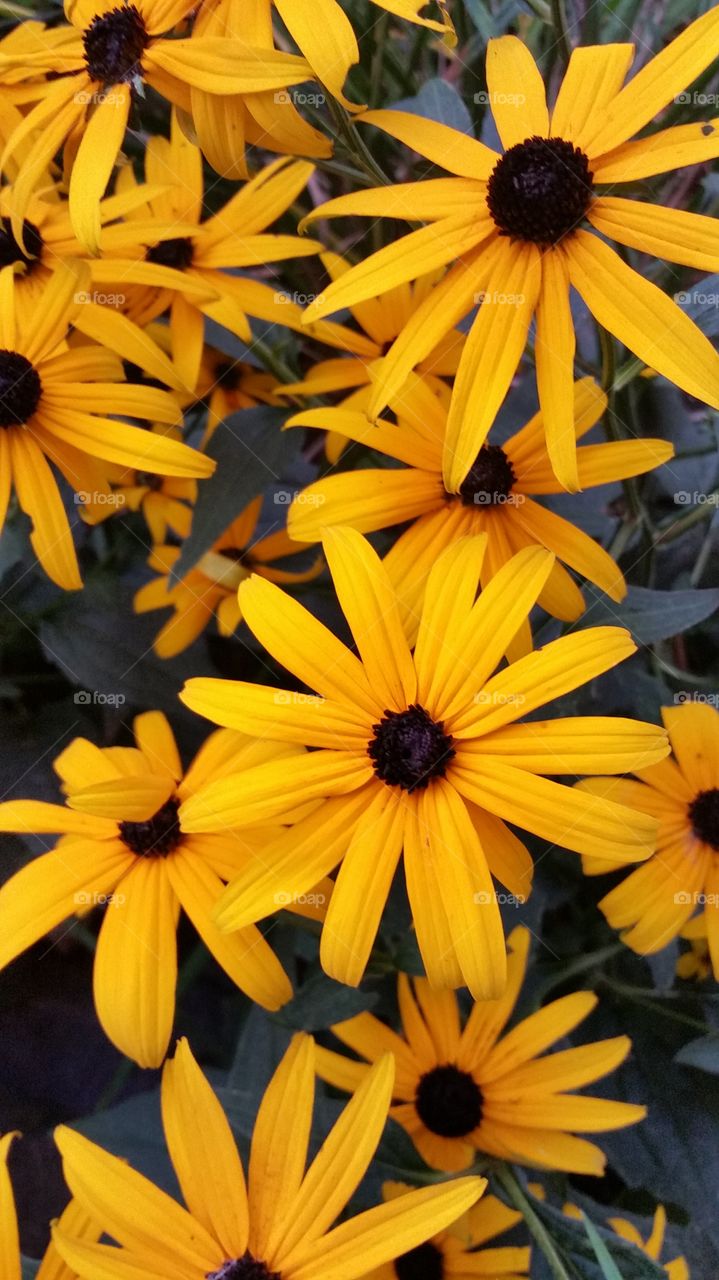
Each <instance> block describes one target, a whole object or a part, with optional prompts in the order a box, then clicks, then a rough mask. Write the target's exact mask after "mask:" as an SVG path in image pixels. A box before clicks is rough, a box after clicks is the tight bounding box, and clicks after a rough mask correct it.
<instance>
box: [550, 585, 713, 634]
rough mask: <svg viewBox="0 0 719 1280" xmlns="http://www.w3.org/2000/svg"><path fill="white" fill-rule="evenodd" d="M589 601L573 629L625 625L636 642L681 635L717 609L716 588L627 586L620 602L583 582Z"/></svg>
mask: <svg viewBox="0 0 719 1280" xmlns="http://www.w3.org/2000/svg"><path fill="white" fill-rule="evenodd" d="M585 590H586V596H587V600H588V601H589V603H588V606H587V609H586V612H585V613H584V614H583V615H582V617H581V618H580V619H579V621H578V622H577V623H576V624H575V628H574V629H575V630H577V629H579V628H581V629H584V628H585V627H598V626H605V625H607V624H609V625H611V626H617V627H626V628H627V629H628V630H629V631H631V633H632V635H633V637H634V639H635V640H637V641H638V642H639V644H656V643H657V641H659V640H669V639H670V638H671V637H672V636H678V635H681V633H682V632H683V631H688V630H689V628H690V627H695V626H696V625H697V623H699V622H704V620H705V619H706V618H709V617H711V615H712V614H713V613H714V612H715V611H716V610H717V609H719V589H718V588H711V589H706V590H697V591H691V590H689V591H652V590H650V589H649V588H647V587H630V588H629V591H628V592H627V595H626V598H625V599H624V600H622V601H621V603H620V604H616V603H615V602H614V601H613V600H610V599H609V597H608V596H605V595H602V594H600V593H599V592H598V591H597V590H596V588H594V587H592V586H591V585H589V584H587V587H586V589H585Z"/></svg>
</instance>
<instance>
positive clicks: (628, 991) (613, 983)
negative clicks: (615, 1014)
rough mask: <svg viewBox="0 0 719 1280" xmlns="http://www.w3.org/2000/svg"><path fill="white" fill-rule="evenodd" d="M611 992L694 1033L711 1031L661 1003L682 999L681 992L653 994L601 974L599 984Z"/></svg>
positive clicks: (684, 1014)
mask: <svg viewBox="0 0 719 1280" xmlns="http://www.w3.org/2000/svg"><path fill="white" fill-rule="evenodd" d="M598 985H601V986H604V987H607V988H608V989H609V990H610V991H613V992H614V994H615V995H618V996H623V997H624V998H625V1000H630V1001H631V1002H632V1003H633V1004H638V1005H641V1006H642V1007H643V1008H645V1009H652V1010H653V1011H654V1012H655V1013H659V1014H662V1016H663V1017H665V1018H671V1019H672V1021H673V1022H681V1023H683V1024H684V1026H686V1027H693V1028H694V1030H696V1031H703V1032H704V1033H705V1034H706V1033H707V1032H709V1031H711V1030H712V1028H711V1027H710V1026H709V1024H708V1023H707V1022H702V1021H701V1020H700V1019H699V1018H692V1017H690V1016H689V1014H686V1013H676V1012H675V1011H674V1010H673V1009H667V1008H666V1007H665V1004H663V1003H662V1001H666V1000H667V999H670V998H671V999H683V998H684V993H683V992H681V991H672V992H666V993H663V992H654V991H649V990H645V988H644V987H632V986H630V985H629V984H628V983H626V982H617V980H616V979H615V978H609V977H607V975H606V974H602V976H601V977H600V979H599V984H598Z"/></svg>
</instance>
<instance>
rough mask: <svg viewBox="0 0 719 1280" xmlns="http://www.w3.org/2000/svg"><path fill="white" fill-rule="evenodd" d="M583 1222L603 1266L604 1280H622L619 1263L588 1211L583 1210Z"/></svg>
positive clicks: (598, 1259) (598, 1260)
mask: <svg viewBox="0 0 719 1280" xmlns="http://www.w3.org/2000/svg"><path fill="white" fill-rule="evenodd" d="M582 1222H583V1223H584V1229H585V1231H586V1233H587V1235H588V1236H589V1239H590V1242H591V1245H592V1248H593V1250H594V1252H595V1254H596V1256H597V1262H598V1263H599V1265H600V1267H601V1268H602V1275H603V1276H604V1280H622V1274H621V1272H620V1271H619V1270H618V1269H617V1265H616V1263H615V1262H614V1260H613V1259H612V1258H611V1256H610V1254H609V1250H608V1249H607V1246H606V1245H605V1243H604V1241H603V1240H602V1237H601V1236H600V1234H599V1232H598V1231H597V1228H596V1227H595V1225H594V1223H593V1222H590V1220H589V1218H588V1217H587V1215H586V1213H584V1212H582Z"/></svg>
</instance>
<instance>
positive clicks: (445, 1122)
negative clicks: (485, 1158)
mask: <svg viewBox="0 0 719 1280" xmlns="http://www.w3.org/2000/svg"><path fill="white" fill-rule="evenodd" d="M414 1105H415V1106H416V1108H417V1115H418V1116H419V1118H420V1120H421V1121H422V1123H423V1124H424V1125H426V1126H427V1128H428V1129H429V1130H430V1131H431V1132H432V1133H437V1134H439V1135H440V1137H442V1138H465V1137H466V1136H467V1134H468V1133H471V1132H472V1130H473V1129H476V1128H477V1125H478V1124H479V1122H480V1120H481V1119H482V1090H481V1089H480V1087H479V1085H478V1084H477V1082H476V1080H474V1078H473V1077H472V1076H470V1075H469V1074H468V1073H467V1072H466V1071H460V1069H459V1067H454V1066H446V1067H434V1068H433V1070H432V1071H428V1072H427V1073H426V1075H423V1076H422V1078H421V1080H420V1082H419V1084H418V1085H417V1092H416V1094H415V1100H414Z"/></svg>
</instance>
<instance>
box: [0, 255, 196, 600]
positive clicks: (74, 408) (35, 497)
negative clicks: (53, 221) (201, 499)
mask: <svg viewBox="0 0 719 1280" xmlns="http://www.w3.org/2000/svg"><path fill="white" fill-rule="evenodd" d="M85 284H86V279H85V277H84V275H83V273H82V270H81V266H80V264H75V265H74V267H73V265H61V266H60V267H58V268H57V270H56V271H55V273H54V274H53V276H52V277H51V278H50V280H49V282H48V284H47V286H46V288H45V289H44V290H43V292H42V294H41V295H40V297H39V299H38V305H37V308H36V310H35V311H34V312H33V313H32V314H31V316H28V315H25V316H23V314H22V312H21V310H20V309H19V308H18V309H16V305H15V304H16V297H15V286H14V276H13V270H12V267H6V268H5V269H4V270H3V271H2V272H0V528H2V525H3V523H4V521H5V515H6V512H7V506H8V501H9V498H10V492H11V487H12V486H13V485H14V487H15V491H16V493H17V497H18V502H19V504H20V506H21V507H22V509H23V511H25V512H26V513H27V515H29V516H30V518H31V520H32V522H33V531H32V533H31V535H30V540H31V542H32V547H33V550H34V552H35V555H36V556H37V558H38V560H39V561H40V563H41V564H42V566H43V568H44V570H45V572H46V573H47V574H48V576H49V577H50V578H52V580H53V582H57V583H58V585H59V586H61V587H65V588H66V589H67V590H77V589H78V588H79V587H81V586H82V581H81V578H80V571H79V568H78V564H77V557H76V554H75V548H74V545H73V541H72V533H71V531H70V524H69V522H68V518H67V515H66V513H65V508H64V506H63V503H62V499H61V497H60V494H59V492H58V488H57V483H56V480H55V477H54V475H53V473H52V471H51V469H50V466H49V462H52V463H53V464H54V465H55V466H56V467H57V468H58V470H59V471H60V472H61V474H62V475H63V476H64V478H65V479H66V480H67V482H68V484H69V485H70V486H71V488H72V489H73V490H74V491H75V494H76V498H77V499H78V501H81V500H83V499H84V497H85V495H91V496H92V495H95V498H97V495H103V496H107V495H109V494H110V486H109V484H108V481H107V478H106V474H105V468H104V466H103V465H102V464H103V463H105V462H110V463H120V464H121V465H124V466H129V467H141V468H142V469H143V470H145V471H152V472H158V473H161V474H164V475H173V476H180V477H194V476H208V475H210V474H211V473H212V471H213V470H214V463H213V462H212V460H211V459H210V458H206V457H204V456H203V455H202V454H201V453H198V452H197V451H196V450H194V449H190V448H188V447H187V445H185V444H182V443H180V442H179V441H177V440H172V439H168V438H167V437H166V436H164V435H161V434H157V433H153V432H148V431H143V430H141V428H139V427H135V426H128V425H127V424H126V423H124V422H118V421H116V420H114V419H112V418H108V417H107V416H106V415H107V412H108V409H110V410H111V412H113V413H116V414H122V415H123V416H127V417H134V418H141V419H142V418H152V419H153V420H154V421H156V422H159V423H165V424H170V425H171V424H174V423H176V422H177V421H178V420H179V419H180V418H181V416H182V415H181V410H180V408H179V404H178V401H177V400H176V399H175V397H174V396H171V395H169V394H168V393H167V392H166V391H162V390H159V389H158V388H156V387H137V386H130V385H129V384H126V383H124V382H123V381H122V378H123V370H122V365H121V363H120V359H119V356H117V355H115V354H114V352H112V351H109V350H107V349H105V348H103V347H99V346H96V345H92V346H77V347H75V348H74V349H69V348H68V345H67V342H66V338H67V337H68V333H69V328H70V325H72V324H75V325H77V326H78V327H80V326H84V328H85V333H88V332H89V331H91V330H94V331H95V332H97V331H98V329H97V324H96V315H95V313H97V312H101V310H102V309H101V308H99V307H92V306H85V305H84V304H83V300H84V297H85V294H84V292H83V288H84V285H85ZM16 311H17V313H16ZM119 318H120V319H122V317H119ZM125 325H126V326H127V328H126V329H123V331H122V332H123V333H124V334H125V337H127V334H128V330H129V334H130V339H131V341H130V347H132V345H133V342H132V339H133V337H134V338H135V340H137V341H138V342H139V345H140V348H141V350H142V348H143V346H144V342H143V335H142V334H141V333H140V332H139V330H135V326H133V325H131V324H130V322H129V321H125ZM100 331H103V332H104V326H103V324H102V323H101V324H100ZM107 332H108V333H109V334H110V335H112V334H113V333H114V332H116V329H115V327H114V326H113V325H112V321H110V325H109V328H108V329H107ZM151 346H152V344H148V345H147V347H146V348H145V354H144V355H143V356H142V357H141V358H142V359H144V360H145V361H146V362H147V360H148V355H147V352H148V350H149V349H150V347H151ZM157 356H158V357H159V358H160V365H161V367H164V366H163V364H162V360H163V357H162V355H161V353H160V351H159V350H157ZM150 362H151V363H152V361H150ZM164 363H165V364H168V365H169V362H168V361H167V360H165V361H164ZM169 367H170V370H171V366H169ZM170 376H171V377H173V376H174V375H173V374H172V372H170Z"/></svg>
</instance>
